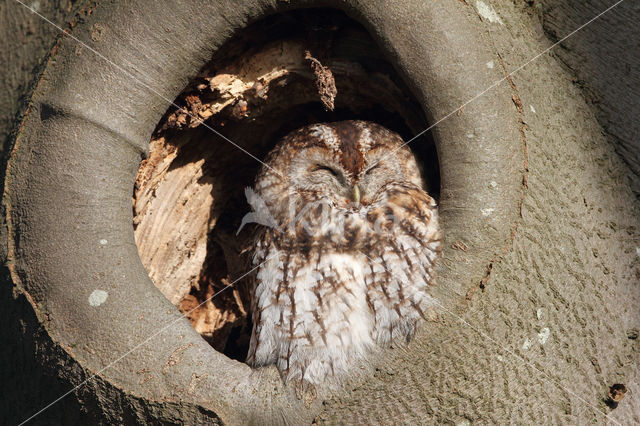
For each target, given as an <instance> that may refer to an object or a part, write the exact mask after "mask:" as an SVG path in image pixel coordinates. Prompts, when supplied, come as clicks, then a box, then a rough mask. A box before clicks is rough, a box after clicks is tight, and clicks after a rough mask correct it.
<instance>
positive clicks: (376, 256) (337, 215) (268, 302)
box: [247, 121, 441, 385]
mask: <svg viewBox="0 0 640 426" xmlns="http://www.w3.org/2000/svg"><path fill="white" fill-rule="evenodd" d="M266 164H267V166H265V167H263V169H262V171H261V172H260V174H259V175H258V178H257V180H256V184H255V189H254V190H253V191H247V195H248V198H249V203H250V204H251V206H252V207H253V210H254V212H253V213H252V214H251V215H253V219H258V220H256V221H257V222H259V223H261V224H263V226H262V227H261V231H260V233H259V236H258V238H257V240H256V243H255V249H254V250H255V251H254V252H253V257H252V261H253V264H254V266H255V267H256V274H255V280H254V281H255V282H254V284H253V287H252V310H253V316H252V320H253V331H252V335H251V343H250V347H249V354H248V357H247V363H248V364H249V365H252V366H254V367H257V366H264V365H269V364H275V365H276V366H277V368H278V369H279V371H280V373H281V375H282V377H283V379H284V380H285V381H294V380H295V381H299V382H302V383H305V384H311V385H317V384H320V383H330V382H334V383H335V382H336V381H339V379H340V378H342V377H344V376H345V375H347V374H348V373H349V371H350V370H351V369H352V368H353V367H354V366H355V365H357V364H358V363H361V362H363V361H365V360H366V358H367V356H368V355H370V354H371V353H372V352H373V351H374V349H375V348H377V347H379V346H388V345H389V344H390V342H391V341H392V340H394V339H396V338H401V339H406V340H408V339H410V338H411V337H412V335H413V334H414V332H415V330H416V325H417V323H418V321H419V320H420V318H421V317H424V310H425V308H426V307H428V306H429V305H430V304H432V303H433V301H434V300H433V299H432V298H431V296H430V295H429V285H430V284H431V283H432V282H433V275H434V262H435V261H436V258H437V256H438V254H439V251H440V243H441V236H440V232H439V229H438V221H437V210H436V203H435V201H434V200H433V199H432V198H431V197H430V196H429V195H428V194H427V193H426V192H425V190H424V185H423V181H422V178H421V176H420V172H419V169H418V165H417V163H416V160H415V158H414V156H413V154H412V152H411V151H410V150H409V149H408V148H407V147H405V146H403V142H402V139H401V138H400V136H399V135H397V134H395V133H393V132H391V131H389V130H387V129H386V128H384V127H382V126H380V125H376V124H374V123H370V122H365V121H343V122H337V123H330V124H316V125H310V126H307V127H303V128H301V129H298V130H296V131H294V132H292V133H290V134H288V135H287V136H285V137H284V138H283V139H282V140H281V141H280V142H279V143H278V144H277V146H276V147H275V148H274V149H273V151H272V152H271V153H270V154H269V156H268V158H267V160H266Z"/></svg>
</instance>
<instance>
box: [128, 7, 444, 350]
mask: <svg viewBox="0 0 640 426" xmlns="http://www.w3.org/2000/svg"><path fill="white" fill-rule="evenodd" d="M305 50H308V51H309V52H310V53H311V54H312V55H313V56H314V57H315V58H317V59H318V60H319V61H320V62H322V64H323V65H325V66H327V67H328V68H329V69H330V70H331V71H332V73H333V76H334V78H335V84H336V88H337V96H336V98H335V110H333V111H327V110H326V109H325V108H324V107H323V105H322V104H321V102H320V100H319V96H318V93H317V89H316V85H315V81H314V78H313V73H312V72H311V69H310V65H309V63H308V62H306V61H305V60H304V59H303V57H302V52H303V51H305ZM279 60H281V63H280V65H278V64H279V63H278V61H279ZM278 67H280V68H278ZM280 70H286V71H287V73H284V74H282V75H280V74H278V72H279V71H280ZM261 73H262V74H261ZM265 76H266V77H265ZM274 76H275V77H274ZM252 79H253V80H252ZM229 82H233V83H234V84H240V85H241V83H247V82H248V83H252V82H253V83H252V84H248V86H247V87H246V88H245V90H244V92H240V93H235V96H236V98H235V99H234V98H233V96H232V95H234V94H233V93H231V92H232V91H230V90H229V89H228V88H229V87H231V86H230V83H229ZM264 87H267V88H268V95H267V96H261V95H260V91H261V90H264ZM225 96H227V97H229V96H231V102H229V103H226V104H225V102H226V100H228V99H227V98H225ZM176 103H177V104H179V105H184V108H185V110H188V113H186V112H185V111H180V110H176V109H175V108H172V109H170V110H169V111H167V113H166V114H165V116H164V117H163V119H162V120H161V122H160V124H159V125H158V128H157V131H156V132H155V134H154V137H153V139H152V144H151V146H152V150H151V151H152V152H151V154H150V160H149V161H146V162H143V164H142V165H141V169H140V171H139V179H137V186H136V192H135V194H134V195H135V196H134V215H135V216H136V221H135V224H136V225H135V226H136V232H138V234H140V235H136V240H137V241H138V240H140V241H141V242H139V245H138V246H139V250H140V251H141V258H142V259H143V263H145V266H146V267H147V270H148V271H149V272H150V276H151V277H152V279H153V280H154V282H155V283H156V285H157V286H158V287H159V288H161V290H162V291H163V293H164V294H165V295H166V296H167V297H168V298H169V299H170V300H172V301H173V302H174V303H175V304H176V305H177V306H178V307H179V309H180V310H181V311H182V312H183V313H185V314H186V315H187V316H188V317H189V319H190V320H191V322H192V324H193V325H194V327H195V328H196V330H198V331H199V332H200V333H201V335H202V336H203V337H204V338H205V339H206V340H207V341H208V342H209V343H210V344H211V345H212V346H213V347H214V348H216V349H217V350H218V351H221V352H223V353H224V354H225V355H227V356H229V357H231V358H234V359H237V360H241V361H244V358H245V356H246V353H247V350H248V344H249V337H250V332H251V323H250V320H249V317H250V307H249V289H248V288H247V282H246V280H240V281H236V280H237V279H238V278H239V277H241V276H242V275H243V274H245V273H246V271H248V270H249V269H250V268H251V266H250V261H249V259H248V258H247V255H246V253H244V251H245V250H246V249H247V248H249V247H250V246H251V240H250V233H248V232H244V231H243V233H241V234H240V235H239V236H236V231H237V229H238V227H239V226H240V223H241V220H242V217H243V216H244V215H245V214H246V213H247V212H248V210H249V207H248V205H247V203H246V199H245V196H244V189H245V188H246V187H249V186H252V184H253V180H254V178H255V176H256V175H257V173H258V170H259V168H260V166H261V164H260V163H259V162H258V161H256V160H255V159H254V158H251V157H250V156H249V155H247V154H246V153H243V152H242V151H241V150H240V149H239V148H237V147H235V146H233V145H232V144H231V143H229V142H228V141H225V140H223V138H221V137H219V136H217V135H216V134H215V133H214V132H212V131H211V130H209V129H207V128H206V127H205V126H203V125H202V122H205V123H206V124H207V125H208V126H211V127H213V128H214V129H216V130H218V131H219V132H220V133H222V134H223V135H224V136H226V137H227V138H228V139H230V140H232V141H234V142H235V143H237V144H238V145H239V146H240V147H241V148H243V149H245V150H247V151H248V152H250V153H251V154H252V155H253V156H255V157H257V158H258V159H263V158H265V156H266V155H267V153H268V152H269V150H270V149H271V148H272V147H273V146H274V145H275V143H276V142H277V140H278V139H279V138H280V137H282V136H284V135H285V134H286V133H288V132H289V131H292V130H294V129H296V128H299V127H301V126H304V125H308V124H311V123H319V122H332V121H340V120H351V119H359V120H368V121H372V122H376V123H378V124H381V125H383V126H385V127H387V128H389V129H391V130H393V131H395V132H397V133H398V134H400V135H401V136H402V137H403V139H404V140H405V141H406V140H409V139H411V138H413V137H414V136H415V135H416V134H418V133H420V132H421V131H423V130H424V129H425V128H427V127H428V123H427V121H426V119H425V114H424V113H423V111H422V109H421V107H420V105H419V103H418V102H417V101H416V100H415V98H414V97H413V96H412V94H411V92H410V91H409V89H408V88H407V86H406V85H405V83H404V82H403V81H402V78H401V77H400V76H399V74H398V73H397V72H396V71H395V69H394V67H393V66H392V65H391V63H390V62H389V61H387V60H386V59H385V57H384V55H383V53H382V52H380V50H379V48H378V47H377V45H376V43H375V42H374V41H373V39H372V38H371V36H370V35H369V34H368V33H367V31H366V30H365V29H364V27H362V26H361V25H360V24H359V23H357V22H356V21H354V20H352V19H351V18H349V17H348V16H347V15H345V14H344V13H342V12H339V11H336V10H330V9H303V10H296V11H292V12H288V13H283V14H279V15H273V16H270V17H268V18H266V19H264V20H263V21H260V22H257V23H254V24H252V25H250V26H249V27H247V28H246V29H244V30H243V31H241V32H240V33H239V34H238V35H236V36H235V37H234V38H233V39H232V40H230V41H229V42H228V43H227V44H226V45H224V46H222V47H221V48H220V49H219V53H218V54H217V55H216V56H215V57H214V58H213V59H212V61H211V62H210V63H209V64H208V65H207V66H205V67H204V68H203V70H202V71H201V72H200V74H199V76H198V77H197V78H196V79H195V80H194V81H193V82H191V83H190V84H189V85H188V87H187V88H186V89H185V91H184V92H183V93H182V94H181V95H180V96H179V97H178V98H177V99H176ZM212 105H213V106H212ZM214 110H215V111H214ZM212 111H213V112H212ZM193 117H198V119H195V120H194V118H193ZM409 146H410V148H411V149H412V150H413V151H414V152H415V154H416V157H417V158H418V160H419V163H420V166H421V169H422V174H423V177H424V178H425V181H426V184H427V190H428V192H429V193H430V194H431V195H432V196H434V197H435V198H436V200H437V199H438V198H439V192H440V176H439V167H438V159H437V153H436V148H435V143H434V141H433V138H432V137H431V135H430V134H429V133H426V134H425V135H423V136H421V137H419V138H417V139H416V140H414V141H412V142H411V144H410V145H409ZM167 158H169V159H171V161H170V162H169V164H168V165H167V164H166V163H167V161H168V160H167ZM163 194H165V195H164V197H165V198H164V199H163V198H162V197H163ZM166 194H168V195H166ZM176 194H177V195H176ZM142 200H144V202H142ZM171 200H173V201H172V202H174V203H177V205H175V206H165V205H163V203H169V202H171ZM176 200H178V201H176ZM193 200H196V201H193ZM202 200H203V201H202ZM181 203H182V204H181ZM207 203H209V204H210V205H208V204H207ZM149 206H151V207H149ZM154 209H155V210H154ZM152 213H155V214H158V213H161V214H166V215H169V217H168V218H167V219H166V220H164V221H160V223H162V224H163V226H165V227H166V229H165V230H164V233H163V234H162V235H163V236H162V237H161V238H164V239H163V240H161V241H160V240H158V241H145V240H144V238H145V237H146V236H147V235H152V234H153V232H151V229H152V225H153V223H152V222H153V220H156V219H153V220H152V219H151V216H152ZM202 215H205V216H206V218H205V219H206V223H204V222H205V221H202V220H200V221H198V220H195V219H200V218H201V217H202ZM190 223H200V226H201V228H202V229H192V228H190V227H189V224H190ZM205 246H206V253H204V255H203V252H202V251H199V250H198V248H199V247H205ZM185 247H186V248H187V249H185ZM171 250H174V252H171ZM180 250H183V251H184V255H183V256H182V258H181V257H180V255H178V256H176V255H175V254H176V252H177V253H178V254H180V253H182V252H180ZM147 251H148V252H147ZM142 252H145V253H142ZM200 257H202V259H200ZM145 259H146V260H145ZM159 259H165V263H164V264H163V263H162V262H161V261H160V260H159ZM166 259H168V260H166ZM167 262H168V263H167ZM180 262H185V264H187V265H189V262H191V263H193V265H192V266H193V268H191V269H190V270H189V271H187V272H188V273H187V272H184V273H183V274H182V275H180V274H176V272H175V271H176V270H177V271H180V268H179V267H178V266H176V267H173V268H168V267H165V265H166V264H171V265H173V264H174V263H176V264H179V263H180ZM194 268H196V269H197V268H199V269H198V270H197V271H196V272H194V271H195V270H196V269H194ZM185 280H189V281H188V284H189V285H188V286H186V287H185V285H184V282H185ZM230 284H233V286H232V287H228V285H230ZM185 288H186V290H185ZM174 289H182V290H180V291H181V293H179V294H177V293H175V291H174ZM214 295H215V297H214V298H213V299H212V300H209V299H210V298H211V297H212V296H214Z"/></svg>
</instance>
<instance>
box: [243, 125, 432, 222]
mask: <svg viewBox="0 0 640 426" xmlns="http://www.w3.org/2000/svg"><path fill="white" fill-rule="evenodd" d="M403 143H404V142H403V140H402V138H401V137H400V136H399V135H398V134H396V133H394V132H392V131H390V130H388V129H386V128H385V127H382V126H380V125H378V124H375V123H371V122H366V121H355V120H349V121H340V122H335V123H327V124H313V125H309V126H306V127H302V128H300V129H297V130H295V131H293V132H291V133H289V134H288V135H286V136H285V137H284V138H282V139H281V140H280V141H279V142H278V144H277V145H276V147H275V148H274V149H273V150H272V152H271V153H270V154H269V156H268V159H267V164H269V165H270V167H268V168H267V167H264V168H263V170H262V171H261V173H260V175H259V177H258V179H257V182H256V187H255V190H256V192H257V194H259V195H260V197H262V198H263V199H264V201H265V202H266V204H267V206H268V208H269V210H270V211H271V213H272V214H274V215H275V216H276V218H277V216H278V215H279V214H278V213H279V212H280V213H284V210H282V209H285V208H287V207H288V206H286V205H285V204H287V203H285V201H288V202H289V204H290V203H291V202H292V201H293V202H294V204H301V205H304V204H308V203H313V202H325V203H330V204H331V205H332V206H335V207H337V208H339V209H344V210H353V211H357V210H360V211H361V210H366V209H368V208H371V207H372V206H374V205H375V204H376V201H379V200H380V198H381V195H383V192H384V191H385V188H387V187H388V186H389V185H390V184H393V183H411V184H413V185H415V186H416V187H418V188H423V181H422V178H421V176H420V172H419V169H418V166H417V163H416V161H415V158H414V156H413V154H412V152H411V151H410V150H409V149H408V148H407V147H405V146H403ZM299 207H301V206H299Z"/></svg>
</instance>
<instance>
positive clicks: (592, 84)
mask: <svg viewBox="0 0 640 426" xmlns="http://www.w3.org/2000/svg"><path fill="white" fill-rule="evenodd" d="M615 3H616V2H614V1H611V0H595V1H589V2H579V1H576V0H566V1H555V2H545V3H543V4H540V5H537V6H536V8H537V9H539V10H540V13H541V17H542V22H543V26H544V30H545V32H546V33H547V34H548V35H549V37H550V38H551V40H552V41H555V40H559V39H561V38H563V37H565V36H566V35H567V34H570V33H571V32H572V31H573V30H574V29H575V28H578V27H579V26H581V25H584V24H586V23H587V22H589V21H590V20H591V19H593V17H595V16H596V15H598V14H599V13H601V12H602V11H604V10H606V9H607V8H608V7H610V6H613V5H614V4H615ZM639 20H640V4H639V3H638V2H634V1H623V2H621V3H620V4H618V5H616V6H615V8H614V9H612V10H611V12H610V13H609V12H607V13H606V14H604V15H602V16H601V17H600V18H599V19H597V20H595V21H593V22H592V23H590V24H589V25H588V28H585V30H584V31H579V32H577V33H576V34H574V35H573V36H571V37H570V38H568V39H567V40H566V41H564V42H563V43H562V45H561V46H560V48H558V49H556V51H555V53H556V55H557V57H558V58H559V59H560V60H561V62H562V63H564V64H566V65H567V67H568V68H569V69H570V70H571V72H572V73H574V74H575V78H576V81H575V84H576V85H577V86H578V87H580V88H582V89H583V93H584V95H585V99H586V101H587V103H589V104H591V105H593V106H594V109H595V111H596V118H597V119H598V122H599V123H600V124H601V125H602V127H603V129H604V130H605V132H606V133H607V136H608V137H609V138H610V139H611V141H612V142H613V144H614V146H615V148H616V151H617V152H618V153H619V154H620V156H621V157H622V158H623V159H624V161H625V162H626V163H627V164H628V165H629V167H630V168H631V170H632V171H633V173H634V174H635V177H634V180H633V183H632V185H633V191H634V193H635V194H636V196H640V178H638V176H640V121H639V120H637V119H633V118H632V117H640V102H639V101H638V99H640V43H638V37H639V32H640V31H639V30H638V21H639Z"/></svg>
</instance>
